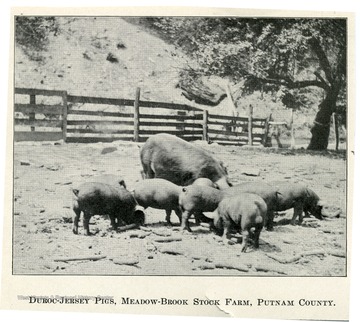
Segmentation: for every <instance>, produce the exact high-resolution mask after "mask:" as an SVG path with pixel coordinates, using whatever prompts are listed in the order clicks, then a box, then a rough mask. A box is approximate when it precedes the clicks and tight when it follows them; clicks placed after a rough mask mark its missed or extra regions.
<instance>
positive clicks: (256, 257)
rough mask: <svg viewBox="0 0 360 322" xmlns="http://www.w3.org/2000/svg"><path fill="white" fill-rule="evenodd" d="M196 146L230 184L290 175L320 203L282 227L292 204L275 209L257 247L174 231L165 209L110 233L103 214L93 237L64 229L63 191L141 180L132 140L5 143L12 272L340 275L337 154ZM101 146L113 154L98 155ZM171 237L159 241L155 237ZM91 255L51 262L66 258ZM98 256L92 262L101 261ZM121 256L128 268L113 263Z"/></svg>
mask: <svg viewBox="0 0 360 322" xmlns="http://www.w3.org/2000/svg"><path fill="white" fill-rule="evenodd" d="M196 144H199V145H201V146H203V147H205V148H207V149H209V150H210V151H212V152H213V153H215V154H216V156H217V157H218V158H219V159H221V160H223V161H224V162H225V163H226V164H227V167H228V171H229V177H230V180H231V181H232V183H234V184H236V183H241V182H245V181H258V182H262V181H271V180H277V181H278V180H291V181H295V182H302V183H305V184H306V185H308V186H309V187H310V188H312V189H313V190H314V191H315V192H316V193H317V194H318V195H319V196H320V198H321V199H323V200H324V201H325V202H326V205H327V206H326V207H325V209H324V215H326V216H327V217H326V218H325V219H324V220H322V221H319V220H316V219H314V218H310V219H307V220H305V221H304V223H303V224H302V225H297V226H291V225H290V224H289V221H290V219H291V217H292V210H289V211H287V212H284V213H280V214H278V216H277V217H276V218H275V227H274V231H271V232H268V231H266V230H263V231H262V233H261V235H260V247H259V249H257V250H255V249H253V248H251V247H250V248H248V250H247V252H246V253H240V252H239V246H240V245H239V243H238V241H239V239H240V238H239V237H240V236H239V235H235V236H234V238H233V241H235V244H234V243H224V242H223V241H222V240H221V238H219V237H217V236H215V235H214V234H213V233H212V232H210V231H209V230H208V229H207V228H206V227H202V226H196V225H195V223H194V222H193V223H192V224H191V225H192V229H193V232H192V233H188V232H182V231H180V230H179V227H178V219H177V217H176V215H175V214H174V213H173V214H172V217H171V219H172V221H173V222H174V223H175V225H174V226H173V227H168V226H166V225H165V211H162V210H156V209H151V208H149V209H147V210H146V225H145V227H142V228H141V229H136V230H129V231H125V232H118V233H117V232H114V231H112V230H111V229H110V221H109V219H107V218H103V217H100V216H95V217H93V218H92V219H91V221H90V223H91V225H90V230H91V231H92V232H93V233H94V235H92V236H89V237H88V236H85V235H83V229H82V223H81V222H80V227H79V232H80V234H79V235H75V234H73V232H72V220H73V215H74V214H73V212H72V209H71V205H72V191H71V188H73V187H76V186H77V185H78V184H79V183H81V182H83V181H88V179H89V178H90V179H91V177H92V176H97V175H100V174H105V173H107V174H116V175H121V176H123V178H124V179H125V181H126V183H127V186H128V188H129V190H131V187H132V186H133V185H134V183H135V182H136V181H138V180H141V176H140V170H141V166H140V159H139V147H138V145H137V144H134V143H126V142H120V141H117V142H113V143H109V144H103V143H98V144H56V145H55V144H54V143H30V142H29V143H24V142H22V143H16V144H15V146H14V211H13V273H14V274H41V275H43V274H57V275H59V274H61V275H83V274H88V275H214V276H221V275H233V276H237V275H245V276H259V275H265V276H344V275H346V247H347V244H346V160H345V154H344V153H338V154H335V153H334V152H333V153H330V152H328V153H309V152H307V151H305V150H286V149H279V150H277V149H273V148H267V149H264V148H263V149H260V148H251V147H241V148H240V147H231V146H228V147H223V146H219V145H217V144H211V145H207V144H204V143H202V142H197V143H196ZM104 147H115V148H116V150H115V151H113V152H111V153H107V154H102V153H101V152H102V151H103V149H104ZM170 236H171V237H178V239H179V240H178V241H172V242H168V243H165V242H161V241H162V240H163V239H164V237H170ZM84 256H85V257H93V256H100V257H102V258H101V259H99V260H96V261H93V260H75V261H65V262H64V261H58V260H62V259H64V258H65V257H75V258H76V257H77V258H79V257H84ZM100 257H99V258H100ZM120 261H123V262H127V263H128V264H130V265H123V264H119V262H120Z"/></svg>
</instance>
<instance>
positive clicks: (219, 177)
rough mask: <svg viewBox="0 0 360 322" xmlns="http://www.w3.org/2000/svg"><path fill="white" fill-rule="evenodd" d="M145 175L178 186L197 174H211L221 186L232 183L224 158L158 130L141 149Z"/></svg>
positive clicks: (190, 180) (199, 175) (202, 175)
mask: <svg viewBox="0 0 360 322" xmlns="http://www.w3.org/2000/svg"><path fill="white" fill-rule="evenodd" d="M140 158H141V163H142V166H143V169H144V172H143V173H144V176H145V177H146V178H148V179H149V178H162V179H166V180H168V181H171V182H173V183H175V184H176V185H179V186H188V185H190V184H192V183H193V182H194V181H195V180H196V179H197V178H208V179H210V180H211V181H213V182H214V183H216V184H217V185H218V187H219V188H220V189H225V188H228V187H229V186H230V184H229V181H228V177H227V171H226V168H225V167H224V165H223V164H222V162H221V161H219V160H217V159H216V158H215V157H214V156H213V155H212V154H211V153H209V152H208V151H206V150H204V149H202V148H200V147H197V146H195V145H193V144H190V143H188V142H186V141H184V140H182V139H180V138H178V137H176V136H174V135H170V134H165V133H161V134H156V135H153V136H152V137H150V138H149V139H148V140H147V141H146V143H145V144H144V146H143V147H142V148H141V150H140Z"/></svg>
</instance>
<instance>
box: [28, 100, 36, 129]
mask: <svg viewBox="0 0 360 322" xmlns="http://www.w3.org/2000/svg"><path fill="white" fill-rule="evenodd" d="M30 104H32V105H34V106H35V104H36V98H35V94H30ZM29 122H30V124H32V123H35V112H34V113H29ZM30 129H31V132H34V131H35V126H33V125H32V126H31V127H30Z"/></svg>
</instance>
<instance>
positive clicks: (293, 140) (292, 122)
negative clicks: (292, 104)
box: [290, 108, 295, 149]
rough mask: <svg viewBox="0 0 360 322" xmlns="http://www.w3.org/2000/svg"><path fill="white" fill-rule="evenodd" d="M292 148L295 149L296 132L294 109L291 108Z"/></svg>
mask: <svg viewBox="0 0 360 322" xmlns="http://www.w3.org/2000/svg"><path fill="white" fill-rule="evenodd" d="M290 137H291V139H290V148H291V149H295V133H294V109H293V108H292V109H291V118H290Z"/></svg>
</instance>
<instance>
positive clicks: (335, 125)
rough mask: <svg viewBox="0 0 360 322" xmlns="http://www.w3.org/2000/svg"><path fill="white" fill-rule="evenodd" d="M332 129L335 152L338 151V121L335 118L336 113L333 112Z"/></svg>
mask: <svg viewBox="0 0 360 322" xmlns="http://www.w3.org/2000/svg"><path fill="white" fill-rule="evenodd" d="M333 117H334V128H335V140H336V141H335V151H338V150H339V121H338V117H337V113H336V112H334V114H333Z"/></svg>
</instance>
